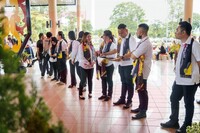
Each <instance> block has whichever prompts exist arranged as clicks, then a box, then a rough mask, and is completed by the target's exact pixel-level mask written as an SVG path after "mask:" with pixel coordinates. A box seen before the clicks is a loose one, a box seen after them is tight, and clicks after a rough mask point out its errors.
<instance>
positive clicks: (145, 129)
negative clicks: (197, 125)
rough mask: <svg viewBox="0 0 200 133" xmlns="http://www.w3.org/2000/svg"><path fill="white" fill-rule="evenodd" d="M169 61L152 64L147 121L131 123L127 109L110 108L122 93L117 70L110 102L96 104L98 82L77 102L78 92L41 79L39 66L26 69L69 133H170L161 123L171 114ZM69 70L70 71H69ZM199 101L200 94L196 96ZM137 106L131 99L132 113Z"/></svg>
mask: <svg viewBox="0 0 200 133" xmlns="http://www.w3.org/2000/svg"><path fill="white" fill-rule="evenodd" d="M173 66H174V65H173V62H172V61H153V65H152V71H151V74H150V77H149V79H148V93H149V109H148V112H147V118H146V119H141V120H131V116H133V115H134V114H131V113H130V109H127V110H124V109H123V108H122V106H113V102H114V101H116V100H118V98H119V96H120V93H121V87H120V86H121V84H120V78H119V74H118V72H117V70H116V71H115V73H114V79H113V81H114V90H113V98H112V100H111V101H109V102H104V101H100V100H98V97H99V96H101V82H100V81H98V80H96V79H95V77H96V76H95V75H94V80H93V97H92V98H91V99H88V98H87V94H88V93H87V92H85V96H86V99H85V100H79V98H78V90H77V88H72V89H70V88H67V86H68V85H69V81H70V79H69V74H68V84H67V86H58V85H57V84H56V82H55V81H50V78H47V77H45V78H44V79H41V78H40V72H39V69H38V64H37V63H35V65H34V67H33V68H28V74H32V77H33V80H34V81H35V82H36V85H37V89H38V90H39V91H40V94H41V95H42V96H43V97H44V100H45V102H46V103H47V105H48V106H49V108H50V109H51V110H52V112H53V114H55V116H56V117H57V118H58V119H60V120H62V121H63V123H64V125H65V127H66V128H67V129H68V130H69V131H70V133H173V132H174V131H175V130H172V129H162V128H160V123H161V122H164V121H166V120H168V117H169V114H170V102H169V95H170V93H171V86H172V83H173V80H174V72H173ZM68 68H69V67H68ZM196 98H200V90H198V91H197V93H196ZM137 106H138V95H137V92H135V94H134V97H133V107H132V108H133V109H134V108H136V107H137ZM180 108H181V109H180V124H182V122H183V119H184V104H183V101H181V107H180ZM193 120H194V121H200V105H198V104H196V102H195V114H194V118H193Z"/></svg>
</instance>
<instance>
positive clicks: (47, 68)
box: [42, 54, 53, 76]
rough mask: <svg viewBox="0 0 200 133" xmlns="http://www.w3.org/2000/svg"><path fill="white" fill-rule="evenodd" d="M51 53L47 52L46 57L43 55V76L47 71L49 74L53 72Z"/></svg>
mask: <svg viewBox="0 0 200 133" xmlns="http://www.w3.org/2000/svg"><path fill="white" fill-rule="evenodd" d="M49 57H50V56H49V54H47V55H46V56H45V57H43V59H42V76H44V75H45V72H46V71H47V74H49V75H50V76H51V75H52V73H53V67H52V66H51V65H50V62H49Z"/></svg>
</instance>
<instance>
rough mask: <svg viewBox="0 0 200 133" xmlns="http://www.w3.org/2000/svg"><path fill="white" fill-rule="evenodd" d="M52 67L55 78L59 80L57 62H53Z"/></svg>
mask: <svg viewBox="0 0 200 133" xmlns="http://www.w3.org/2000/svg"><path fill="white" fill-rule="evenodd" d="M51 66H52V67H53V74H54V78H55V79H58V68H57V62H51Z"/></svg>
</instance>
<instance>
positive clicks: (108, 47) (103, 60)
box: [98, 30, 117, 101]
mask: <svg viewBox="0 0 200 133" xmlns="http://www.w3.org/2000/svg"><path fill="white" fill-rule="evenodd" d="M103 39H104V43H103V44H102V45H101V46H100V51H99V52H100V57H98V64H99V66H100V68H101V69H100V73H101V81H102V82H101V83H102V96H100V97H99V98H98V99H99V100H104V101H109V100H110V99H111V98H112V93H113V80H112V77H113V72H114V65H113V62H112V61H110V59H112V58H116V53H117V47H116V45H115V44H114V43H113V40H114V38H113V35H112V32H111V31H110V30H105V31H104V34H103Z"/></svg>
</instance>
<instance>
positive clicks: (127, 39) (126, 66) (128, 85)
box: [113, 24, 136, 109]
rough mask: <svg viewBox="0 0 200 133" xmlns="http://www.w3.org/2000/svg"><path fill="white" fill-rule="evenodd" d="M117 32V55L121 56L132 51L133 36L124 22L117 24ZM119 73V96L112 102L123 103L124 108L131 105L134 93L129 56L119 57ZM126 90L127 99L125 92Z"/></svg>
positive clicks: (134, 42)
mask: <svg viewBox="0 0 200 133" xmlns="http://www.w3.org/2000/svg"><path fill="white" fill-rule="evenodd" d="M118 34H119V36H120V37H121V38H122V41H121V46H120V50H119V56H120V57H123V55H125V54H126V53H128V52H129V51H133V49H134V48H135V47H136V40H135V38H134V37H133V36H132V35H131V34H130V33H129V32H128V29H127V28H126V25H125V24H120V25H119V26H118ZM119 61H120V64H119V74H120V77H121V82H122V88H121V96H120V99H119V100H118V101H117V102H114V103H113V104H114V105H121V104H124V107H123V108H124V109H127V108H129V107H131V106H132V98H133V93H134V84H133V82H132V76H131V70H132V69H133V65H132V63H133V60H132V59H130V58H123V59H122V58H120V59H119ZM127 92H128V96H127V101H125V99H126V93H127Z"/></svg>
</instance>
